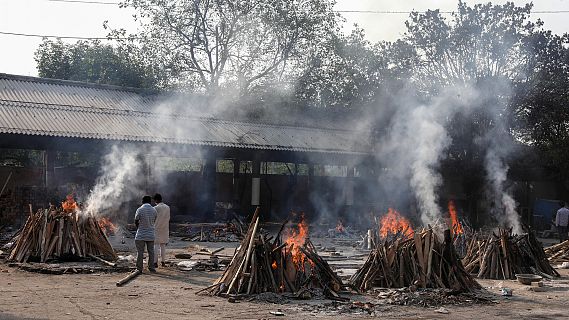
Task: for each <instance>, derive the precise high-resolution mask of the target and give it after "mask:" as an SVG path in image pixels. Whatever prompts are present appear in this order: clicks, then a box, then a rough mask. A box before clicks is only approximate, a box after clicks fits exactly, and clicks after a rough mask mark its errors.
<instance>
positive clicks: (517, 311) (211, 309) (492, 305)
mask: <svg viewBox="0 0 569 320" xmlns="http://www.w3.org/2000/svg"><path fill="white" fill-rule="evenodd" d="M225 245H227V246H226V247H227V248H228V249H226V250H225V251H227V253H231V252H232V251H231V249H230V246H232V245H233V246H234V245H235V244H219V243H216V244H209V246H210V247H221V246H225ZM188 246H189V243H188V242H184V243H179V244H178V245H177V248H176V247H175V248H174V250H171V251H170V254H171V255H172V257H173V254H174V253H175V252H180V251H187V249H185V248H186V247H188ZM560 272H561V273H562V277H561V278H559V279H555V280H553V281H546V282H545V287H544V289H543V290H544V291H543V292H534V291H529V290H528V288H529V287H528V286H523V285H521V284H518V283H517V282H515V281H496V280H480V283H481V284H482V286H483V287H484V288H485V290H487V292H488V294H489V295H490V296H491V297H492V300H493V302H489V303H485V304H475V305H472V304H469V303H468V304H463V305H445V306H444V308H445V309H446V311H448V314H443V313H439V312H436V311H435V310H437V309H438V308H439V306H437V307H426V308H425V307H419V306H392V305H385V304H381V305H377V306H376V307H375V312H373V313H372V314H369V313H368V312H365V311H363V310H361V309H354V310H351V311H349V312H345V310H346V308H345V307H344V308H342V304H333V303H332V302H331V301H329V300H310V301H289V302H288V303H285V304H274V303H269V302H266V301H263V302H254V301H247V300H241V301H237V302H236V303H230V302H228V301H227V299H223V298H219V297H209V296H201V295H196V294H195V293H196V291H198V290H199V289H201V288H204V287H206V286H208V285H210V284H211V283H212V281H213V280H214V279H215V278H217V277H218V276H219V274H220V273H221V272H219V271H216V272H205V271H204V272H200V271H195V270H192V271H180V270H178V269H177V268H176V267H174V266H171V267H166V268H159V269H158V273H156V274H150V273H145V274H143V275H141V276H139V277H138V278H137V279H135V280H133V281H132V282H130V283H129V284H127V285H125V286H124V287H117V286H116V285H115V283H116V282H117V281H118V280H119V279H121V278H123V277H124V276H125V273H96V274H64V275H49V274H40V273H33V272H27V271H22V270H19V269H16V268H13V267H8V266H7V264H0V319H129V318H130V319H312V318H331V319H366V318H374V317H378V318H384V319H476V318H478V319H486V318H495V319H569V311H568V308H567V305H568V304H569V272H568V270H561V271H560ZM502 287H508V288H512V289H513V296H512V297H502V296H501V294H500V293H501V288H502ZM349 297H350V298H351V300H352V301H369V302H372V303H374V304H380V303H381V302H380V301H379V300H378V298H377V297H375V296H371V295H368V296H358V295H351V296H349ZM351 303H352V302H349V303H348V304H351ZM343 310H344V311H343ZM271 311H281V312H282V313H284V316H274V315H271V314H270V312H271Z"/></svg>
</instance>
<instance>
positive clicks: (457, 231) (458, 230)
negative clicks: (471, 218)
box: [448, 200, 464, 234]
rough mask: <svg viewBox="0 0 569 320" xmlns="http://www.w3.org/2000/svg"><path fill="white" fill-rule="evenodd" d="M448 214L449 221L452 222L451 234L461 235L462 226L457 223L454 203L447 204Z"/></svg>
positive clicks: (462, 231)
mask: <svg viewBox="0 0 569 320" xmlns="http://www.w3.org/2000/svg"><path fill="white" fill-rule="evenodd" d="M448 212H449V214H450V220H451V222H452V233H453V234H463V233H464V229H462V225H461V224H460V221H458V215H457V213H456V207H455V206H454V201H452V200H450V201H449V202H448Z"/></svg>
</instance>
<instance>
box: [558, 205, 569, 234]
mask: <svg viewBox="0 0 569 320" xmlns="http://www.w3.org/2000/svg"><path fill="white" fill-rule="evenodd" d="M559 205H560V206H561V209H559V210H557V215H556V216H555V226H556V227H557V232H559V242H563V241H565V240H567V225H569V209H568V208H567V204H566V203H565V202H564V201H561V202H559Z"/></svg>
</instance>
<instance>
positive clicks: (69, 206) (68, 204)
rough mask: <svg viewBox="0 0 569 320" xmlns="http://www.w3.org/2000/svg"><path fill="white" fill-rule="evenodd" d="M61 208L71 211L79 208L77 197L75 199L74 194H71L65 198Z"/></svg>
mask: <svg viewBox="0 0 569 320" xmlns="http://www.w3.org/2000/svg"><path fill="white" fill-rule="evenodd" d="M61 208H62V209H63V212H66V213H71V212H74V211H75V210H77V209H78V208H79V207H78V206H77V202H75V199H73V195H71V194H69V195H67V197H66V198H65V201H63V202H62V203H61Z"/></svg>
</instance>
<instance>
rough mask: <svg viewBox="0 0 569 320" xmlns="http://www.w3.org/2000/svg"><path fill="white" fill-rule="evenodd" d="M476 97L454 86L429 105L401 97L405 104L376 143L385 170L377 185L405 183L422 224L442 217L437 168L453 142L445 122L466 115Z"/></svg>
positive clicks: (433, 221) (439, 178) (468, 91)
mask: <svg viewBox="0 0 569 320" xmlns="http://www.w3.org/2000/svg"><path fill="white" fill-rule="evenodd" d="M476 96H477V95H476V93H475V91H474V90H471V89H470V88H469V87H467V86H457V87H452V88H448V89H445V90H444V91H443V92H441V94H439V95H438V96H437V97H435V98H433V99H432V100H431V102H430V103H428V104H426V103H419V102H416V101H409V99H408V98H402V99H400V101H407V102H403V103H402V105H401V106H400V107H399V109H398V110H397V111H396V113H395V115H394V116H393V118H392V119H391V122H390V126H389V129H388V130H387V133H386V135H385V136H384V138H383V139H381V140H380V141H379V145H378V149H377V151H378V152H377V157H378V158H379V159H380V161H381V162H382V163H383V164H384V166H385V167H386V168H388V171H387V173H386V174H384V175H382V176H381V177H380V183H385V182H386V181H389V182H388V183H389V184H406V183H408V184H409V187H410V188H411V191H412V192H413V194H414V195H415V199H416V201H417V204H418V209H419V213H420V215H421V216H420V218H421V222H422V223H423V224H424V225H427V224H434V223H435V222H436V221H437V220H439V219H440V218H441V217H442V215H441V209H440V207H439V205H438V196H437V195H438V193H439V188H440V187H441V184H442V176H441V174H440V172H439V166H440V162H441V160H443V159H444V158H445V157H446V156H445V150H446V149H447V148H448V147H449V145H450V144H451V142H452V141H451V138H450V137H449V134H448V132H447V130H446V123H447V121H448V120H449V119H451V118H452V117H453V116H454V115H455V114H456V113H457V112H468V111H469V110H470V108H471V106H472V105H474V99H475V98H476ZM399 187H400V185H395V186H393V185H392V186H387V189H388V190H389V189H390V188H391V189H397V188H399ZM394 193H396V192H394Z"/></svg>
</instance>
